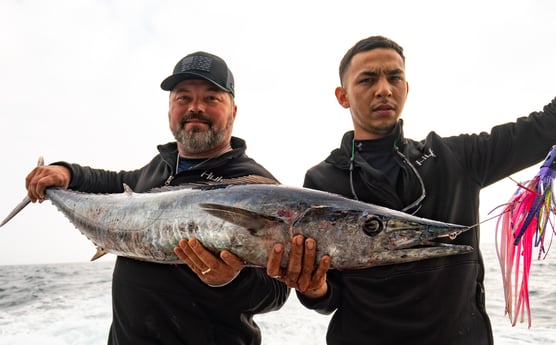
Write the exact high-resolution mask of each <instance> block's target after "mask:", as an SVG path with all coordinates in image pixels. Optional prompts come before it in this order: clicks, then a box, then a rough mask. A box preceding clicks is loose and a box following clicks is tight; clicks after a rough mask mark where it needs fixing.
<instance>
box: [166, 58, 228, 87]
mask: <svg viewBox="0 0 556 345" xmlns="http://www.w3.org/2000/svg"><path fill="white" fill-rule="evenodd" d="M187 79H204V80H206V81H209V82H211V83H213V84H214V85H216V86H218V87H219V88H221V89H222V90H224V91H226V92H229V93H231V94H232V96H233V95H234V76H233V74H232V72H231V71H230V70H229V69H228V65H226V62H225V61H224V60H222V59H221V58H219V57H218V56H216V55H213V54H209V53H206V52H201V51H199V52H196V53H192V54H189V55H187V56H186V57H184V58H183V59H181V60H180V61H179V62H178V63H177V64H176V67H174V73H173V74H172V75H171V76H169V77H168V78H166V79H164V80H163V81H162V83H161V84H160V87H161V88H162V90H166V91H171V90H172V89H173V88H174V87H176V85H177V84H178V83H180V82H182V81H184V80H187Z"/></svg>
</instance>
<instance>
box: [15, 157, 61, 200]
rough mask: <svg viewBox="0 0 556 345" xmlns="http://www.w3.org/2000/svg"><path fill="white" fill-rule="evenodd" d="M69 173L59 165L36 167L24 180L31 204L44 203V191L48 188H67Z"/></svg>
mask: <svg viewBox="0 0 556 345" xmlns="http://www.w3.org/2000/svg"><path fill="white" fill-rule="evenodd" d="M70 180H71V173H70V171H69V170H68V169H67V168H66V167H64V166H61V165H47V166H38V167H36V168H35V169H33V170H32V171H31V172H30V173H29V175H27V177H26V178H25V188H27V196H28V197H29V199H31V201H32V202H37V201H38V202H43V201H44V190H45V189H46V188H48V187H62V188H68V186H69V183H70Z"/></svg>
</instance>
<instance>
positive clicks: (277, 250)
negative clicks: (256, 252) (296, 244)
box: [274, 245, 282, 254]
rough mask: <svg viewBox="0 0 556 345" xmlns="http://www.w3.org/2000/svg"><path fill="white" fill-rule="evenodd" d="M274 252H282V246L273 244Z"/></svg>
mask: <svg viewBox="0 0 556 345" xmlns="http://www.w3.org/2000/svg"><path fill="white" fill-rule="evenodd" d="M274 252H275V253H276V254H280V253H281V252H282V246H281V245H276V246H274Z"/></svg>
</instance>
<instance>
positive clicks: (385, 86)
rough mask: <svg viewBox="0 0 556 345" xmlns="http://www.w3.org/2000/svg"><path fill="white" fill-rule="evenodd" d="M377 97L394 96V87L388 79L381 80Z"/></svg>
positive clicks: (377, 88) (378, 82)
mask: <svg viewBox="0 0 556 345" xmlns="http://www.w3.org/2000/svg"><path fill="white" fill-rule="evenodd" d="M376 96H378V97H390V96H392V85H390V83H389V82H388V79H386V78H380V79H379V80H378V81H377V83H376Z"/></svg>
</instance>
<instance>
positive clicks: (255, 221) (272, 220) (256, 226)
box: [199, 203, 284, 235]
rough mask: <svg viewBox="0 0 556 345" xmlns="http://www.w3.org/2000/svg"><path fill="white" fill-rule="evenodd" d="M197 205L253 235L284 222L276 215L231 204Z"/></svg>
mask: <svg viewBox="0 0 556 345" xmlns="http://www.w3.org/2000/svg"><path fill="white" fill-rule="evenodd" d="M199 207H200V208H201V209H202V210H203V211H206V212H208V213H209V214H211V215H213V216H215V217H218V218H220V219H223V220H225V221H227V222H230V223H233V224H235V225H238V226H241V227H243V228H246V229H247V230H249V232H250V233H251V234H253V235H256V234H257V232H258V231H260V230H263V229H268V228H271V227H274V226H276V225H277V224H278V223H283V222H284V221H283V220H282V219H281V218H278V217H273V216H267V215H264V214H260V213H256V212H253V211H249V210H246V209H243V208H238V207H233V206H227V205H221V204H210V203H200V204H199Z"/></svg>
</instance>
